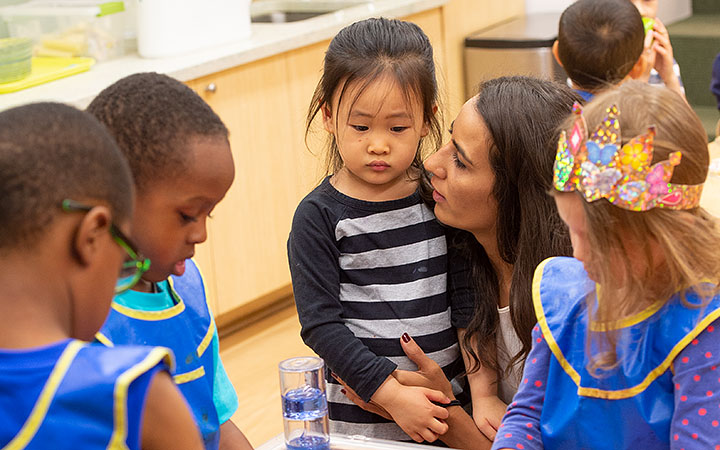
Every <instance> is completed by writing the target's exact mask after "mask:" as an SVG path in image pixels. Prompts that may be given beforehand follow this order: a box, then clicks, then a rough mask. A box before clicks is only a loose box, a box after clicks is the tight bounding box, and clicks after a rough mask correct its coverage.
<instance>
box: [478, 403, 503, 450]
mask: <svg viewBox="0 0 720 450" xmlns="http://www.w3.org/2000/svg"><path fill="white" fill-rule="evenodd" d="M506 409H507V405H506V404H505V403H503V401H502V400H500V399H499V398H497V397H496V396H494V395H491V396H488V397H479V398H478V397H473V420H474V421H475V425H477V427H478V428H479V429H480V431H482V433H483V434H484V435H485V436H487V438H488V439H490V440H491V441H492V440H495V435H496V434H497V430H498V428H499V427H500V422H502V418H503V416H504V415H505V410H506Z"/></svg>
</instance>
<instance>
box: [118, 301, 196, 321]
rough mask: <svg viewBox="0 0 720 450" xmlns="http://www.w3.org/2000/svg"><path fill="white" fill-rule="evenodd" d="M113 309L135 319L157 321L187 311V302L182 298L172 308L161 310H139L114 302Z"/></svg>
mask: <svg viewBox="0 0 720 450" xmlns="http://www.w3.org/2000/svg"><path fill="white" fill-rule="evenodd" d="M112 309H114V310H115V311H117V312H119V313H120V314H123V315H126V316H128V317H132V318H133V319H138V320H149V321H156V320H165V319H169V318H171V317H175V316H177V315H178V314H180V313H181V312H183V311H185V303H183V302H182V300H180V301H179V302H178V304H177V305H175V306H173V307H172V308H168V309H163V310H160V311H139V310H137V309H132V308H128V307H127V306H123V305H120V304H118V303H115V302H112Z"/></svg>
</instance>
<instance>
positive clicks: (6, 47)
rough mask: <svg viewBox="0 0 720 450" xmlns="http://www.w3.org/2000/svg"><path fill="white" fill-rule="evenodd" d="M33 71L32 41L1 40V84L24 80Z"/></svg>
mask: <svg viewBox="0 0 720 450" xmlns="http://www.w3.org/2000/svg"><path fill="white" fill-rule="evenodd" d="M31 69H32V40H30V39H28V38H5V39H0V83H10V82H12V81H17V80H22V79H23V78H25V77H26V76H28V75H30V70H31Z"/></svg>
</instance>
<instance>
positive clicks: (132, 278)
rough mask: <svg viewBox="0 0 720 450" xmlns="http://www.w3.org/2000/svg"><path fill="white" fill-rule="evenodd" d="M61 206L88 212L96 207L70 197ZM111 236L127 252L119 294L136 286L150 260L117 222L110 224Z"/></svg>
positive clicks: (148, 266)
mask: <svg viewBox="0 0 720 450" xmlns="http://www.w3.org/2000/svg"><path fill="white" fill-rule="evenodd" d="M61 206H62V209H63V211H65V212H76V211H82V212H86V213H87V212H90V211H91V210H92V209H93V208H94V207H93V206H88V205H83V204H82V203H78V202H76V201H75V200H70V199H65V200H63V201H62V205H61ZM110 236H112V238H113V240H114V241H115V242H116V243H117V244H118V245H119V246H120V247H122V249H123V250H125V253H127V257H126V258H125V262H123V265H122V267H121V268H120V274H119V275H118V280H117V283H116V284H115V293H116V294H119V293H121V292H125V291H127V290H128V289H130V288H132V287H133V286H135V283H137V282H138V280H139V279H140V277H142V275H143V274H144V273H145V272H147V270H148V269H149V268H150V260H149V259H148V258H143V257H142V255H140V253H139V252H138V251H137V247H136V246H135V245H133V243H132V242H131V241H130V239H129V238H128V237H127V236H125V235H124V234H123V232H122V231H120V229H119V228H118V227H117V225H115V223H111V224H110Z"/></svg>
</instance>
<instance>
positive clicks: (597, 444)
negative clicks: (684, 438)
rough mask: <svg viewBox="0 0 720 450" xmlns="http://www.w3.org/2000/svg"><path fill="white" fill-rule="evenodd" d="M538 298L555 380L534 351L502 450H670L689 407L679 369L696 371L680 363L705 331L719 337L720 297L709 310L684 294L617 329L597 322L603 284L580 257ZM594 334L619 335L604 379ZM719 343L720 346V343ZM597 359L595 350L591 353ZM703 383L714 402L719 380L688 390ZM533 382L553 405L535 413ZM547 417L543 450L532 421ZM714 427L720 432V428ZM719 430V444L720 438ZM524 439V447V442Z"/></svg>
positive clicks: (558, 268)
mask: <svg viewBox="0 0 720 450" xmlns="http://www.w3.org/2000/svg"><path fill="white" fill-rule="evenodd" d="M533 289H534V292H533V297H534V301H535V313H536V316H537V318H538V325H539V329H538V330H536V333H537V334H536V335H539V332H542V334H541V335H540V337H537V338H536V339H537V340H538V343H537V344H535V345H537V346H538V347H543V346H544V344H547V347H549V350H550V352H551V355H550V354H549V353H548V355H547V357H546V361H547V362H546V364H547V372H546V378H545V375H540V373H541V372H542V371H540V370H538V369H536V367H535V366H536V365H542V362H538V361H537V359H539V358H542V356H540V355H541V354H542V352H535V351H533V352H531V354H530V355H529V356H528V361H527V362H526V369H525V380H524V383H525V385H526V386H528V388H526V391H527V392H523V393H520V392H519V393H518V396H516V397H515V399H514V403H512V404H511V405H510V407H509V408H508V413H507V415H506V417H505V418H504V419H503V427H502V430H501V431H500V432H499V433H498V436H501V439H496V442H495V443H494V445H493V448H504V447H510V446H511V445H512V448H520V447H516V444H517V443H518V442H520V443H521V444H522V446H523V448H547V449H630V448H637V449H662V448H670V447H671V439H673V437H672V436H673V432H671V428H672V426H673V425H674V424H673V420H677V421H678V422H679V419H680V418H678V417H676V414H675V412H676V411H675V410H676V409H677V408H679V407H680V405H677V402H684V401H685V400H683V399H682V397H681V396H678V395H677V392H676V391H677V390H678V389H680V385H679V381H678V378H675V377H674V376H675V372H676V371H678V370H679V369H680V368H679V367H676V364H682V365H687V363H688V361H686V359H687V358H686V357H681V358H679V359H681V360H682V361H676V358H677V357H678V355H681V354H682V355H683V356H684V355H687V354H689V353H682V352H683V351H684V350H685V348H686V347H692V346H696V345H697V344H698V342H697V339H696V338H697V337H698V336H699V335H700V334H701V333H703V332H704V331H705V330H706V329H709V331H710V333H709V336H710V337H709V339H712V337H713V336H714V335H715V334H717V333H712V331H714V330H713V328H714V327H713V326H711V324H713V322H714V321H715V320H716V319H718V318H719V317H720V296H715V297H714V298H712V299H710V300H709V301H706V302H705V303H703V302H702V300H701V299H700V298H699V297H698V295H697V294H695V293H694V292H686V293H685V294H686V295H685V303H684V302H683V300H682V298H681V296H680V295H676V296H674V297H673V298H671V299H670V300H669V301H667V302H662V301H661V302H657V303H655V304H653V305H651V306H649V307H648V308H647V309H646V310H644V311H642V312H640V313H638V314H637V315H635V316H633V317H629V318H625V319H622V320H620V321H618V322H616V323H612V324H602V323H597V322H591V321H590V319H589V317H588V306H587V305H588V304H592V302H588V301H587V300H586V299H588V298H590V299H594V298H595V296H596V294H595V293H596V285H595V283H594V282H593V281H592V280H590V278H588V276H587V273H586V272H585V270H584V268H583V265H582V263H581V262H580V261H578V260H576V259H573V258H551V259H548V260H546V261H545V262H543V263H542V264H541V265H540V266H539V267H538V269H537V271H536V273H535V280H534V283H533ZM588 326H590V327H591V331H605V330H609V329H612V330H615V332H616V346H615V348H616V352H617V356H618V360H619V361H620V362H619V365H618V367H616V368H615V369H612V370H608V371H604V372H602V373H601V376H599V377H597V376H592V375H591V374H590V373H589V372H588V370H587V365H588V363H589V358H588V356H587V353H586V345H587V338H586V336H587V327H588ZM712 342H714V343H715V344H717V339H714V340H712V341H711V343H712ZM691 344H692V345H691ZM711 348H712V346H711ZM533 350H535V348H534V349H533ZM593 350H596V347H595V345H592V346H591V351H593ZM696 359H697V360H696V361H693V362H692V363H694V364H696V365H697V367H701V365H702V364H704V363H705V361H708V364H711V363H712V361H714V360H715V359H717V355H714V356H713V355H712V352H707V353H706V354H705V355H702V356H700V357H699V358H696ZM700 359H702V360H705V361H700ZM708 370H710V369H708ZM712 370H715V369H714V367H713V368H712ZM701 381H702V382H704V383H706V386H707V389H708V390H707V395H708V396H709V397H708V398H712V396H714V395H715V394H716V392H714V391H717V389H713V388H711V385H712V383H713V381H714V382H715V383H717V378H716V377H715V378H714V379H713V380H710V379H709V377H708V379H707V380H700V376H699V375H696V376H695V379H694V380H691V381H689V383H693V384H697V385H700V384H701ZM533 382H534V383H536V384H535V386H537V387H542V388H543V390H544V400H543V401H542V403H541V404H537V405H533V406H529V405H530V403H531V402H528V401H527V399H528V398H530V396H531V394H532V393H531V392H530V389H532V385H533ZM683 384H686V383H684V382H683ZM703 392H704V391H703ZM713 404H715V402H713ZM539 410H541V413H540V415H539V423H537V426H539V431H540V434H541V439H542V446H541V447H536V446H535V445H534V444H535V443H538V439H536V438H535V439H533V438H532V434H528V433H532V429H534V428H535V426H536V422H535V420H536V419H537V418H538V417H533V412H534V411H539ZM523 411H524V412H523ZM713 412H714V411H711V410H704V409H703V408H698V409H697V410H695V411H693V413H692V416H693V417H694V416H698V419H701V418H702V416H705V415H707V414H709V413H710V414H711V413H713ZM684 413H685V411H683V414H684ZM534 419H535V420H534ZM693 420H694V419H693ZM683 422H684V423H685V424H687V421H683ZM713 426H717V421H715V422H713ZM716 431H718V441H720V430H716ZM525 434H528V437H527V440H524V439H525ZM706 434H707V433H706ZM709 436H712V433H711V434H710V435H709ZM520 437H522V438H523V441H518V440H517V439H518V438H520ZM704 437H707V436H704ZM694 438H695V439H699V438H700V437H699V436H694ZM675 439H677V435H675ZM693 448H698V447H693Z"/></svg>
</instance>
